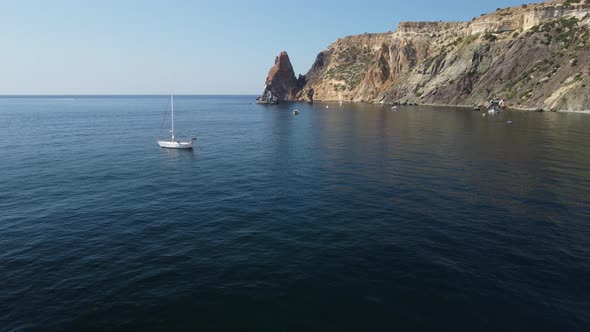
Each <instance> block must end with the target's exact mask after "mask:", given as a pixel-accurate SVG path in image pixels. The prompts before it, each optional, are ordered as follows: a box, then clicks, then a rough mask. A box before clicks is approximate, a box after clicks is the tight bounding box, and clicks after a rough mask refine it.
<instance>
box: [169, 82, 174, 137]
mask: <svg viewBox="0 0 590 332" xmlns="http://www.w3.org/2000/svg"><path fill="white" fill-rule="evenodd" d="M170 109H171V113H172V140H173V141H174V93H173V92H170Z"/></svg>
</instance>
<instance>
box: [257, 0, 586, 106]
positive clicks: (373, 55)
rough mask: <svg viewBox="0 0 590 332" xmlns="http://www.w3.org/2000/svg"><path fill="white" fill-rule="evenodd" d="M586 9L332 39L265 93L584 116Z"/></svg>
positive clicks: (518, 12) (499, 14)
mask: <svg viewBox="0 0 590 332" xmlns="http://www.w3.org/2000/svg"><path fill="white" fill-rule="evenodd" d="M589 1H590V0H579V1H571V0H570V1H566V0H555V1H550V2H543V3H538V4H529V5H522V6H519V7H513V8H504V9H499V10H497V11H495V12H493V13H490V14H487V15H482V16H481V17H478V18H474V19H473V20H472V21H471V22H448V23H447V22H404V23H400V24H399V27H398V29H397V30H396V31H395V32H389V33H377V34H363V35H356V36H349V37H345V38H341V39H339V40H337V41H336V42H335V43H333V44H332V45H330V46H329V47H328V48H327V49H326V50H324V51H322V52H320V53H319V54H318V56H317V57H316V60H315V62H314V64H313V65H312V68H311V69H310V70H309V72H308V73H307V74H306V75H305V76H302V77H301V78H300V79H299V80H297V79H295V75H294V73H292V74H289V75H285V76H288V77H290V78H289V79H280V80H278V81H280V82H283V81H284V82H286V83H284V84H278V83H274V82H275V79H272V78H271V76H272V75H269V79H267V88H266V89H265V94H267V93H268V91H270V94H271V95H272V96H276V100H277V101H282V100H308V99H309V98H308V92H309V91H312V98H315V99H316V100H326V101H337V100H339V99H340V98H343V99H344V100H348V101H365V102H375V103H378V102H383V103H394V102H408V103H430V104H453V105H473V104H481V103H483V102H485V101H488V100H490V99H492V98H496V97H497V98H501V99H504V100H505V101H506V103H507V104H508V106H511V107H523V108H543V109H560V110H589V109H590V100H589V99H590V97H589V96H590V3H589ZM287 60H288V57H287ZM279 62H280V61H279ZM276 66H277V65H276V64H275V67H276ZM275 67H273V69H272V70H271V74H272V73H273V70H274V69H275ZM288 68H289V69H290V71H291V72H292V67H291V66H290V63H289V66H288ZM274 76H278V75H274ZM269 83H270V84H269ZM278 86H283V87H284V88H283V89H279V88H278ZM263 97H264V95H263ZM266 100H268V98H266ZM270 100H274V99H273V98H270Z"/></svg>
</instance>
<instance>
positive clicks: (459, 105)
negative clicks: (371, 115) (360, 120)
mask: <svg viewBox="0 0 590 332" xmlns="http://www.w3.org/2000/svg"><path fill="white" fill-rule="evenodd" d="M287 102H296V103H301V102H303V103H306V101H303V100H294V101H287ZM315 102H319V103H338V102H339V101H338V100H314V103H315ZM343 102H344V103H350V104H353V103H361V104H369V105H394V104H390V103H384V104H380V103H374V102H367V101H343ZM398 106H400V105H398ZM413 106H431V107H457V108H469V109H473V107H474V105H463V104H458V105H451V104H435V103H424V104H417V105H413ZM538 109H539V108H535V107H506V110H509V111H525V112H537V110H538ZM538 113H579V114H590V109H589V110H582V111H574V110H556V111H549V110H545V109H543V111H542V112H538Z"/></svg>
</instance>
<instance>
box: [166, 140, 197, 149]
mask: <svg viewBox="0 0 590 332" xmlns="http://www.w3.org/2000/svg"><path fill="white" fill-rule="evenodd" d="M193 143H194V141H190V142H182V141H158V145H159V146H160V147H161V148H166V149H192V148H193Z"/></svg>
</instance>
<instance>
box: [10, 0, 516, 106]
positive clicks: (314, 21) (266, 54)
mask: <svg viewBox="0 0 590 332" xmlns="http://www.w3.org/2000/svg"><path fill="white" fill-rule="evenodd" d="M0 1H1V2H0V3H1V4H2V5H1V6H0V8H1V9H0V42H1V43H2V47H1V49H0V94H4V95H6V94H133V93H137V94H151V93H167V92H168V91H169V90H171V89H174V91H175V92H177V93H184V94H258V93H260V92H261V90H262V88H263V85H264V79H265V77H266V74H267V73H268V70H269V68H270V66H271V65H272V64H273V61H274V57H275V56H276V55H277V54H278V53H279V52H280V51H282V50H286V51H287V52H288V53H289V56H290V57H291V60H292V62H293V66H294V67H295V71H296V72H297V73H305V72H306V71H307V70H308V69H309V67H310V66H311V64H312V62H313V60H314V59H315V56H316V54H317V53H318V52H320V51H321V50H323V49H325V48H326V47H327V46H328V45H329V44H330V43H332V42H333V41H335V40H336V39H337V38H339V37H343V36H346V35H351V34H359V33H364V32H384V31H388V30H394V29H395V26H396V25H397V23H398V22H400V21H415V20H435V21H438V20H445V21H458V20H469V19H471V18H472V17H474V16H479V14H481V13H484V12H490V11H492V10H495V9H496V8H497V7H507V6H515V5H520V4H522V3H525V1H521V0H494V1H490V0H445V1H441V0H411V1H407V0H403V1H402V0H380V1H377V0H364V1H358V0H357V1H343V0H340V1H331V0H329V1H320V0H314V1H311V0H298V1H289V0H275V1H264V2H263V1H260V0H252V1H243V2H237V1H227V0H214V1H210V0H206V1H198V0H196V1H188V0H187V1H148V0H145V1H125V0H120V1H110V0H103V1H82V0H80V1H59V0H53V1H26V0H23V1H16V0H15V1H8V0H0Z"/></svg>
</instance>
